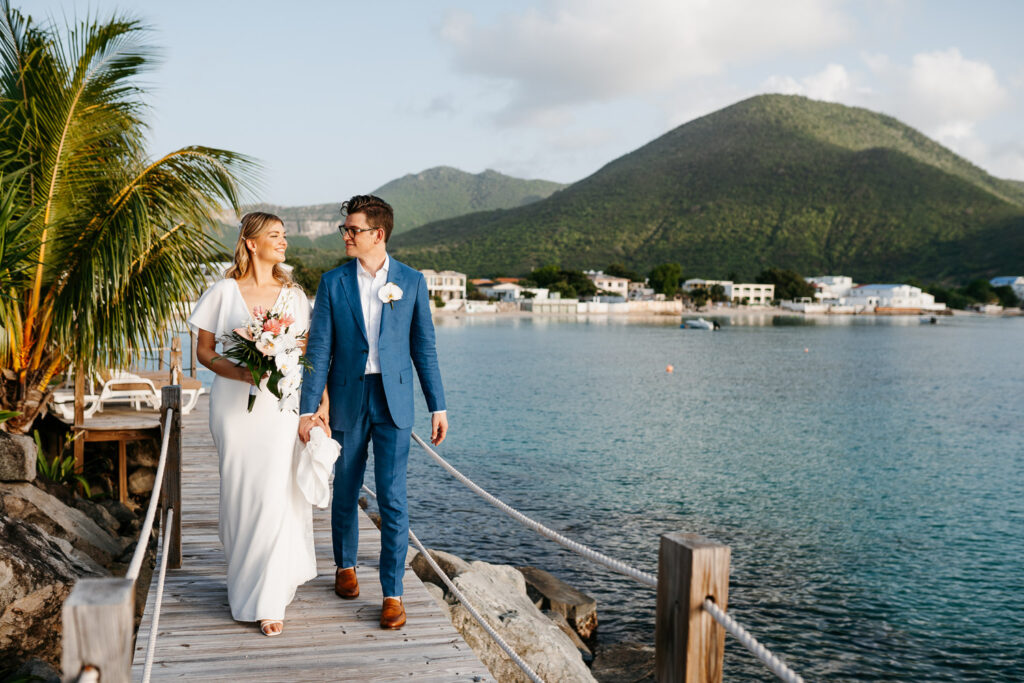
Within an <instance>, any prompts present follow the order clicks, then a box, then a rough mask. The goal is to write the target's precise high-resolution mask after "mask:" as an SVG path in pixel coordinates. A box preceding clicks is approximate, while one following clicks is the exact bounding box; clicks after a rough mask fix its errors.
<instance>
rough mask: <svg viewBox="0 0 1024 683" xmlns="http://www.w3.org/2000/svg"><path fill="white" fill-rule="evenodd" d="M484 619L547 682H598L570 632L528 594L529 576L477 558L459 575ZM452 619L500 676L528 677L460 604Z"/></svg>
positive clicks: (463, 588)
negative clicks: (569, 634) (560, 626)
mask: <svg viewBox="0 0 1024 683" xmlns="http://www.w3.org/2000/svg"><path fill="white" fill-rule="evenodd" d="M454 583H455V585H456V586H458V588H459V590H460V591H462V592H463V594H465V596H466V598H467V599H468V600H469V602H470V603H471V604H472V605H473V607H475V608H476V610H477V611H478V612H479V613H480V614H481V616H482V617H483V618H484V620H485V621H486V622H487V623H488V625H489V626H491V627H492V628H493V629H494V630H495V631H497V632H498V633H499V634H500V635H501V637H502V638H504V639H505V642H507V643H508V644H509V645H510V646H511V647H512V649H513V650H515V651H516V652H517V653H518V654H519V656H520V657H522V658H523V660H524V661H525V662H526V663H527V664H529V665H530V667H531V668H533V670H534V671H536V672H537V674H538V675H539V676H540V677H541V678H543V679H544V680H546V681H593V680H594V677H593V676H591V675H590V670H589V669H587V666H586V664H584V663H583V658H582V657H581V656H580V653H579V651H578V650H577V649H576V646H575V645H573V643H572V641H571V640H569V637H568V636H567V635H565V634H564V633H562V630H561V629H560V628H559V627H558V626H557V625H556V624H555V623H554V622H552V621H551V620H550V619H548V618H547V617H545V616H544V615H543V614H542V613H541V612H540V610H538V609H537V607H536V605H534V604H533V601H531V600H530V598H529V597H528V596H527V595H526V581H525V579H524V578H523V575H522V574H521V573H520V572H519V571H517V570H516V569H515V568H514V567H508V566H504V565H492V564H488V563H486V562H473V563H471V564H470V565H469V571H464V572H461V573H460V574H459V575H458V576H457V577H455V579H454ZM452 624H453V625H454V626H455V628H456V629H458V631H459V633H461V634H462V637H463V638H464V639H465V640H466V643H467V644H469V646H470V647H471V648H472V649H473V652H475V653H476V655H477V657H479V658H480V661H481V662H483V663H484V664H485V665H486V666H487V668H488V669H490V672H491V674H492V675H493V676H494V677H495V678H497V679H498V680H499V681H527V680H529V679H527V678H526V676H525V675H524V674H523V672H522V671H521V670H520V669H519V667H518V666H516V665H515V664H514V663H513V662H512V661H511V660H510V659H509V658H508V656H507V655H506V654H505V653H504V652H503V651H502V650H501V648H499V647H498V645H497V644H496V643H495V642H494V641H493V640H492V639H491V637H490V636H488V635H487V633H486V631H484V630H483V628H481V627H480V625H479V624H478V623H477V622H476V620H475V619H473V617H472V615H470V613H469V611H468V610H467V609H466V608H465V607H464V606H463V605H462V604H461V603H460V604H456V605H454V606H452Z"/></svg>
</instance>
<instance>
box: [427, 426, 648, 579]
mask: <svg viewBox="0 0 1024 683" xmlns="http://www.w3.org/2000/svg"><path fill="white" fill-rule="evenodd" d="M412 438H413V439H414V440H415V441H416V443H418V444H419V445H420V446H421V447H422V448H423V450H425V451H426V452H427V454H428V455H430V457H432V458H433V459H434V461H435V462H437V464H439V465H440V466H441V467H443V468H444V469H446V470H448V473H449V474H451V475H452V476H453V477H455V478H456V479H458V480H459V481H461V482H462V483H463V484H465V485H466V486H468V487H469V488H470V490H471V491H473V492H474V493H475V494H477V495H478V496H480V497H481V498H483V499H484V500H486V501H487V502H488V503H490V504H491V505H493V506H494V507H496V508H498V509H499V510H501V511H502V512H504V513H505V514H507V515H508V516H509V517H511V518H512V519H514V520H516V521H518V522H520V523H522V524H523V525H525V526H526V527H528V528H530V529H533V530H534V531H536V532H537V533H539V534H540V535H541V536H545V537H546V538H549V539H551V540H552V541H554V542H555V543H557V544H559V545H561V546H562V547H565V548H568V549H569V550H571V551H573V552H574V553H576V554H578V555H582V556H583V557H585V558H587V559H588V560H591V561H593V562H596V563H598V564H602V565H604V566H605V567H608V568H609V569H611V570H612V571H615V572H618V573H620V574H624V575H626V576H628V577H630V578H631V579H635V580H636V581H639V582H640V583H642V584H643V585H645V586H648V587H650V588H657V587H658V577H656V576H654V575H652V574H648V573H647V572H642V571H640V570H639V569H637V568H635V567H631V566H630V565H628V564H626V563H625V562H620V561H619V560H616V559H615V558H613V557H608V556H607V555H605V554H603V553H599V552H597V551H596V550H593V549H592V548H588V547H587V546H585V545H583V544H582V543H577V542H576V541H574V540H572V539H571V538H566V537H565V536H563V535H561V534H560V533H558V532H557V531H553V530H552V529H549V528H548V527H546V526H544V525H543V524H541V523H540V522H537V521H535V520H533V519H530V518H529V517H527V516H526V515H524V514H523V513H521V512H519V511H518V510H516V509H515V508H513V507H511V506H509V505H507V504H505V503H503V502H502V501H501V500H499V499H498V498H496V497H494V496H492V495H491V494H490V493H488V492H487V491H485V490H484V489H482V488H480V487H479V486H477V485H476V484H475V483H474V482H473V481H472V480H471V479H470V478H469V477H467V476H466V475H464V474H463V473H462V472H459V471H458V470H457V469H455V468H454V467H452V465H451V464H450V463H449V462H448V461H447V460H445V459H444V458H442V457H441V456H440V455H438V454H437V453H436V452H435V451H434V450H433V449H432V448H431V447H430V446H428V445H427V444H426V442H425V441H423V439H421V438H420V437H419V435H418V434H416V432H413V433H412Z"/></svg>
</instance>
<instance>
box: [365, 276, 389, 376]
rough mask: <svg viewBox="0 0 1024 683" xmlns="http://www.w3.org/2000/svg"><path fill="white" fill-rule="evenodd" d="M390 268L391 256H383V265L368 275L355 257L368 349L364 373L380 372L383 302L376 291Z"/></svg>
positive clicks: (385, 279)
mask: <svg viewBox="0 0 1024 683" xmlns="http://www.w3.org/2000/svg"><path fill="white" fill-rule="evenodd" d="M390 268H391V257H390V256H385V257H384V265H383V266H381V267H380V270H378V271H377V273H376V274H375V275H370V273H369V271H367V270H366V268H363V262H362V261H360V260H359V259H356V281H357V282H358V283H359V303H360V305H361V306H362V308H363V324H365V325H366V342H367V343H368V344H369V347H370V351H369V353H367V354H366V374H368V375H369V374H371V373H377V372H380V348H379V345H378V341H379V339H380V314H381V311H382V310H383V309H384V302H383V301H381V300H380V297H378V296H377V293H378V292H380V288H381V287H383V286H384V285H386V284H387V282H388V270H389V269H390Z"/></svg>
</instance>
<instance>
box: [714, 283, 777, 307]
mask: <svg viewBox="0 0 1024 683" xmlns="http://www.w3.org/2000/svg"><path fill="white" fill-rule="evenodd" d="M723 287H724V288H725V296H726V298H727V299H729V301H731V302H733V303H734V304H746V305H748V306H767V305H768V304H770V303H771V302H772V299H774V298H775V285H762V284H733V283H732V282H728V283H726V284H724V285H723Z"/></svg>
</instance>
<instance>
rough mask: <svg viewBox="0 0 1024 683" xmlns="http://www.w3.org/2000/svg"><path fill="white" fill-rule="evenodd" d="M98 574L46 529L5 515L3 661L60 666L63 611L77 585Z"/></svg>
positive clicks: (0, 548) (0, 619) (0, 584)
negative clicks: (37, 660) (33, 661)
mask: <svg viewBox="0 0 1024 683" xmlns="http://www.w3.org/2000/svg"><path fill="white" fill-rule="evenodd" d="M76 512H77V510H76ZM79 514H81V513H79ZM93 575H95V573H94V572H93V571H91V570H90V569H89V568H88V567H86V566H84V565H83V564H82V563H80V562H79V561H77V560H76V559H75V558H74V557H72V556H69V555H68V554H67V553H65V552H64V550H62V549H61V547H60V544H59V543H57V542H56V539H53V538H52V537H50V535H49V534H47V533H46V532H45V531H43V530H42V529H40V528H38V527H36V526H35V525H33V524H31V523H28V522H26V521H24V520H20V519H7V518H3V517H0V661H4V662H17V661H23V660H26V659H28V658H30V657H33V656H35V657H40V658H41V659H42V660H43V661H45V662H47V663H49V664H51V665H53V666H58V667H59V666H60V655H61V633H62V630H63V629H62V624H61V607H62V606H63V604H64V600H65V598H67V596H68V595H69V594H70V593H71V588H72V587H73V586H74V584H75V581H77V580H78V579H79V577H81V576H93Z"/></svg>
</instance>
